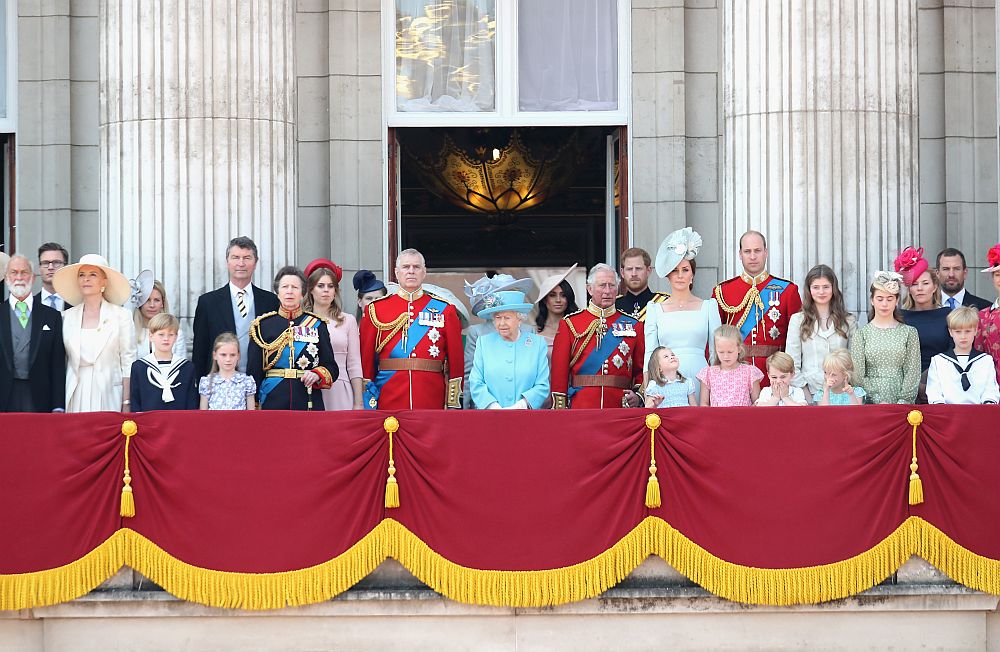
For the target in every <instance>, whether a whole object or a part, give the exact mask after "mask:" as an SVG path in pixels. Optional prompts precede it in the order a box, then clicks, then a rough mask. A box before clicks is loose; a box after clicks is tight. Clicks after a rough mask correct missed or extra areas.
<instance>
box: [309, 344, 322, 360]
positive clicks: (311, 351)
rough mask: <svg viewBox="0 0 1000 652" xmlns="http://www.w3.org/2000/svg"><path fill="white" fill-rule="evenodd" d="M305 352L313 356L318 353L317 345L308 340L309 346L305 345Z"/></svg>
mask: <svg viewBox="0 0 1000 652" xmlns="http://www.w3.org/2000/svg"><path fill="white" fill-rule="evenodd" d="M306 353H308V354H309V355H311V356H312V357H314V358H315V357H316V355H317V354H318V353H319V347H318V346H316V344H315V343H313V342H310V343H309V346H307V347H306Z"/></svg>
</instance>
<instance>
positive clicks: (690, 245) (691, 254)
mask: <svg viewBox="0 0 1000 652" xmlns="http://www.w3.org/2000/svg"><path fill="white" fill-rule="evenodd" d="M700 248H701V236H700V235H698V232H697V231H695V230H694V229H692V228H691V227H690V226H685V227H684V228H683V229H677V230H676V231H674V232H673V233H671V234H670V235H668V236H667V237H666V238H664V239H663V242H661V243H660V248H659V249H657V250H656V275H657V276H660V277H663V276H666V275H667V274H669V273H670V272H672V271H674V270H675V269H677V266H678V265H680V264H681V261H682V260H694V259H695V257H696V256H697V255H698V250H699V249H700Z"/></svg>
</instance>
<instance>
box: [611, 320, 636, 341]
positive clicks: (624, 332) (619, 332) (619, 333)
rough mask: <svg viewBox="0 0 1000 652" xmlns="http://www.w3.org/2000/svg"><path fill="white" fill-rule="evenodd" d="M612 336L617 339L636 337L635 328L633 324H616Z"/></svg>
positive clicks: (612, 328) (612, 327) (613, 325)
mask: <svg viewBox="0 0 1000 652" xmlns="http://www.w3.org/2000/svg"><path fill="white" fill-rule="evenodd" d="M611 334H612V335H614V336H615V337H635V327H634V326H632V324H631V323H625V324H623V323H621V322H617V321H616V322H615V323H614V324H612V325H611Z"/></svg>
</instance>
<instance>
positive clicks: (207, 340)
mask: <svg viewBox="0 0 1000 652" xmlns="http://www.w3.org/2000/svg"><path fill="white" fill-rule="evenodd" d="M226 267H227V268H228V269H229V283H227V284H226V285H223V286H222V287H221V288H219V289H218V290H212V291H211V292H206V293H205V294H203V295H201V296H200V297H198V307H197V308H195V311H194V348H193V351H192V360H191V361H192V362H193V363H194V368H195V371H196V373H197V377H198V378H201V377H202V376H207V375H208V372H209V371H211V369H212V344H213V343H214V342H215V338H216V337H218V336H219V335H220V334H222V333H226V332H229V333H235V334H236V337H237V338H238V339H239V341H240V363H239V370H240V371H242V372H244V373H245V372H246V368H247V347H248V346H249V345H250V323H251V322H252V321H253V320H254V319H255V318H257V317H259V316H260V315H263V314H266V313H269V312H272V311H275V310H277V309H278V305H279V303H278V297H277V296H276V295H275V294H273V293H271V292H268V291H267V290H262V289H261V288H259V287H257V286H256V285H253V284H252V283H251V280H252V279H253V273H254V270H255V269H256V268H257V245H256V244H254V241H253V240H251V239H250V238H247V237H245V236H240V237H238V238H233V239H232V240H230V241H229V247H227V248H226Z"/></svg>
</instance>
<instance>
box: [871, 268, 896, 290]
mask: <svg viewBox="0 0 1000 652" xmlns="http://www.w3.org/2000/svg"><path fill="white" fill-rule="evenodd" d="M902 282H903V275H902V274H897V273H896V272H875V278H873V279H872V287H873V288H874V289H876V290H881V291H882V292H888V293H890V294H899V284H900V283H902Z"/></svg>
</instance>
